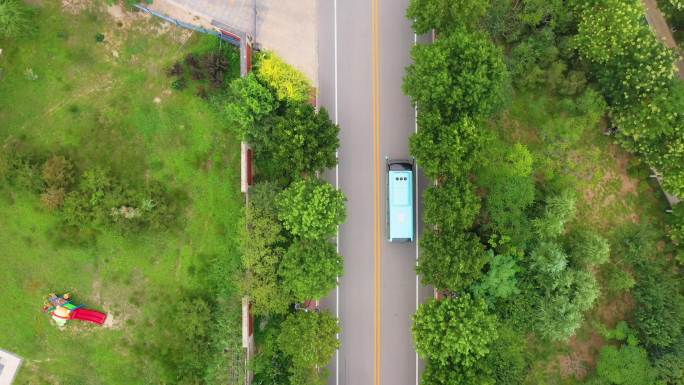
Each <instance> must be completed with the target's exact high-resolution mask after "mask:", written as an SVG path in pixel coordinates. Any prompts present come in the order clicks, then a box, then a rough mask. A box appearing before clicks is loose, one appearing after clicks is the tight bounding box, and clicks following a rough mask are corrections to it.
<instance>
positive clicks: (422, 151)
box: [409, 112, 482, 179]
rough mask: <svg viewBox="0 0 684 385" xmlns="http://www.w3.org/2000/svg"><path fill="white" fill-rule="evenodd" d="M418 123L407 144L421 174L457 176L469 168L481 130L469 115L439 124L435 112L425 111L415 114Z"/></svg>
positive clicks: (479, 140) (477, 147)
mask: <svg viewBox="0 0 684 385" xmlns="http://www.w3.org/2000/svg"><path fill="white" fill-rule="evenodd" d="M418 126H419V127H420V128H419V130H418V132H417V133H416V134H414V135H412V136H411V138H410V141H409V148H410V150H411V154H412V155H413V156H414V157H415V158H416V160H417V161H418V164H420V166H421V168H422V169H423V172H424V173H425V175H427V176H428V177H429V178H432V179H437V178H438V177H439V176H442V175H447V176H454V177H459V176H461V175H464V174H466V173H467V172H468V171H469V170H470V167H471V166H472V164H473V163H474V162H475V161H476V160H477V158H478V154H479V150H480V148H481V147H482V139H481V134H480V132H479V131H478V130H477V129H476V128H475V125H474V123H473V121H472V120H471V119H470V118H465V117H464V118H462V119H459V120H458V121H456V122H455V123H452V124H442V123H441V121H440V119H439V117H438V116H437V115H436V114H432V113H429V112H425V113H421V114H419V115H418Z"/></svg>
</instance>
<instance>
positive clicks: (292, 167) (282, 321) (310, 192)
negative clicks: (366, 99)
mask: <svg viewBox="0 0 684 385" xmlns="http://www.w3.org/2000/svg"><path fill="white" fill-rule="evenodd" d="M310 92H311V85H310V84H309V82H308V80H306V78H305V77H304V76H303V75H302V74H301V73H300V72H298V71H297V70H295V69H294V68H292V67H290V66H289V65H287V64H286V63H284V62H283V61H282V60H281V59H280V58H279V57H277V56H276V55H275V54H272V53H262V54H260V55H259V56H258V57H257V60H256V65H255V69H254V71H253V72H252V73H250V74H249V75H248V76H246V77H243V78H240V79H236V80H233V81H232V83H231V84H230V93H229V95H228V97H227V102H226V104H225V105H224V114H225V116H226V119H227V120H228V121H229V122H231V127H233V129H234V131H235V135H237V136H238V137H240V138H242V139H243V140H245V141H246V142H248V143H249V144H250V145H251V147H252V148H253V150H254V159H255V166H256V176H255V184H254V186H252V187H251V188H250V191H249V195H248V203H247V206H246V207H245V212H244V218H245V219H244V223H242V224H241V228H242V234H241V242H240V246H241V251H242V256H243V257H242V264H243V267H244V269H245V276H244V279H243V289H244V291H245V293H246V294H247V295H248V296H249V299H250V301H251V304H252V310H253V312H254V314H255V315H256V321H255V325H256V326H255V329H256V330H255V335H256V344H257V355H256V357H255V358H254V359H253V360H252V363H251V367H252V370H253V371H254V381H253V383H254V384H279V385H287V384H292V385H295V384H297V385H299V384H323V383H326V381H327V370H326V369H325V366H326V365H327V364H328V362H330V359H331V358H332V356H333V354H334V353H335V350H336V349H337V348H338V347H339V341H338V340H337V333H339V331H340V329H339V325H338V321H337V319H336V318H335V317H334V316H332V315H331V314H330V313H328V312H327V311H322V312H319V311H318V310H314V309H313V308H314V307H315V305H313V304H314V302H315V301H316V300H318V299H319V298H322V297H323V296H325V295H327V294H328V293H329V292H330V291H331V290H332V289H334V288H335V285H336V282H337V278H338V277H339V276H340V275H342V267H343V263H342V257H341V256H340V255H339V254H338V253H337V250H336V247H335V245H334V244H333V243H332V240H333V239H334V236H335V232H336V230H337V226H339V225H340V224H341V223H342V222H343V221H344V220H345V217H346V211H345V197H344V194H343V193H342V192H341V191H339V190H337V189H335V187H334V186H333V185H331V184H330V183H328V182H325V181H323V180H322V179H321V178H320V177H319V176H320V173H321V172H323V171H324V170H326V169H328V168H330V167H334V166H335V164H336V163H337V159H336V156H335V151H336V150H337V148H338V147H339V141H338V138H337V135H338V132H339V128H338V127H337V126H336V125H335V124H333V123H332V122H331V121H330V118H329V117H328V113H327V112H326V110H325V109H323V108H321V109H320V110H316V109H315V108H314V107H313V106H311V105H310V104H309V102H308V100H309V95H310ZM220 103H224V101H220ZM311 305H313V306H311Z"/></svg>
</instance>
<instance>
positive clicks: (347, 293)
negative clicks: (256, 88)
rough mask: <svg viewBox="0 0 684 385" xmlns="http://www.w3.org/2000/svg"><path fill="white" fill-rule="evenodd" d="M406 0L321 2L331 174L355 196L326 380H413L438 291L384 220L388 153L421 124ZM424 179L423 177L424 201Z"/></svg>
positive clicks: (322, 97) (402, 152)
mask: <svg viewBox="0 0 684 385" xmlns="http://www.w3.org/2000/svg"><path fill="white" fill-rule="evenodd" d="M407 4H408V0H373V1H367V0H344V1H342V0H338V1H337V2H336V1H335V0H324V1H321V2H320V3H319V17H318V19H319V54H318V55H319V105H321V106H323V107H325V108H326V109H328V111H330V113H331V117H332V118H333V120H335V121H336V122H337V123H338V124H339V125H340V128H341V131H340V143H341V146H340V150H339V153H338V158H339V166H338V168H337V169H336V170H331V171H330V172H329V173H328V175H327V178H328V180H330V181H331V182H333V183H335V184H337V185H338V186H339V188H341V189H342V190H343V191H344V192H345V194H346V195H347V198H348V202H347V213H348V217H347V221H346V222H345V223H344V224H343V225H342V226H341V227H340V231H339V241H338V247H339V251H340V253H341V254H342V255H343V256H344V258H345V265H344V267H345V272H344V276H343V277H342V278H341V279H340V282H339V288H338V290H337V291H336V292H335V293H333V294H332V295H331V296H330V297H328V298H325V299H324V300H323V301H322V303H321V306H322V307H323V308H326V309H329V310H330V311H331V312H333V313H334V314H337V315H338V317H339V318H340V322H341V326H342V333H341V335H340V340H341V344H342V347H341V349H340V350H339V352H338V355H337V356H336V357H335V359H334V360H333V362H332V363H331V365H330V366H329V368H330V371H331V376H330V380H329V384H335V385H337V384H344V385H364V384H374V385H380V384H387V385H390V384H391V385H403V384H407V385H409V384H416V383H417V378H418V373H419V370H420V369H419V368H420V363H419V362H418V360H417V357H416V354H415V350H414V348H413V342H412V338H411V316H412V314H413V313H414V312H415V310H416V306H417V303H418V301H422V300H423V299H425V298H427V297H429V296H430V295H431V291H430V290H429V289H426V288H422V287H420V286H419V285H418V283H417V279H416V273H415V262H416V256H417V243H411V244H394V243H389V242H387V240H386V239H387V235H386V233H385V225H384V224H385V200H386V196H387V195H386V191H385V183H386V180H385V156H389V157H390V158H403V159H406V158H408V157H409V150H408V138H409V136H410V135H411V134H412V133H413V132H414V131H415V111H414V108H413V107H412V106H411V104H410V102H409V100H408V98H407V97H406V96H405V95H404V94H403V92H402V90H401V84H402V79H403V76H404V70H405V67H406V66H407V65H409V64H410V50H411V47H412V46H413V45H414V34H413V31H412V30H411V27H410V23H409V21H408V20H406V18H405V16H404V15H405V9H406V6H407ZM425 185H426V183H425V181H424V180H423V179H422V178H419V183H418V197H417V202H418V203H419V202H420V201H421V197H420V192H421V191H422V187H424V186H425ZM418 215H419V218H418V219H419V221H418V223H419V224H420V223H421V220H420V219H421V217H420V212H419V213H418ZM419 230H420V226H419Z"/></svg>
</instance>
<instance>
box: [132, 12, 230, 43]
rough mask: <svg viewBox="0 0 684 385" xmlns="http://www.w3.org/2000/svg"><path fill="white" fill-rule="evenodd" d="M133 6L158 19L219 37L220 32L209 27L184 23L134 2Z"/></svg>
mask: <svg viewBox="0 0 684 385" xmlns="http://www.w3.org/2000/svg"><path fill="white" fill-rule="evenodd" d="M134 6H135V7H136V8H138V9H139V10H141V11H143V12H145V13H149V14H150V15H153V16H156V17H158V18H160V19H163V20H166V21H168V22H169V23H171V24H174V25H176V26H178V27H182V28H185V29H189V30H192V31H197V32H201V33H206V34H209V35H213V36H216V37H221V36H220V35H221V34H220V33H219V32H218V31H214V30H211V29H206V28H204V27H200V26H199V25H194V24H190V23H186V22H184V21H180V20H178V19H174V18H173V17H170V16H167V15H164V14H163V13H160V12H157V11H153V10H151V9H149V8H147V7H146V6H144V5H142V4H135V5H134Z"/></svg>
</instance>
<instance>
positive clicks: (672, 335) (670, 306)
mask: <svg viewBox="0 0 684 385" xmlns="http://www.w3.org/2000/svg"><path fill="white" fill-rule="evenodd" d="M639 270H640V271H639V273H638V275H637V282H638V285H636V287H635V289H634V297H635V299H636V302H637V307H636V309H635V310H634V320H635V325H634V326H635V328H636V329H637V331H638V332H639V337H640V340H641V341H642V342H643V343H645V344H647V345H649V346H652V347H657V348H667V347H669V346H672V344H673V343H674V342H675V341H676V340H677V338H678V337H679V336H681V335H682V331H683V330H682V328H683V327H684V295H683V294H682V285H681V284H680V281H679V280H678V279H677V278H676V277H675V275H674V274H672V273H671V272H670V271H666V270H665V269H664V268H662V267H659V266H657V265H654V263H653V262H651V261H648V260H645V261H643V265H642V266H641V267H640V268H639Z"/></svg>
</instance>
